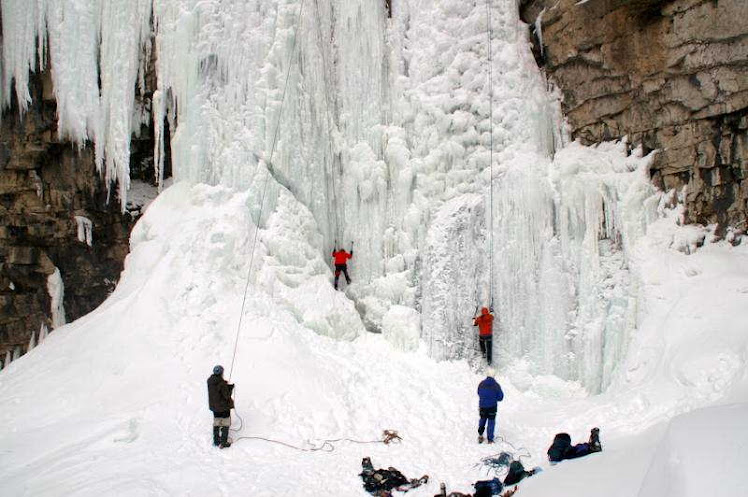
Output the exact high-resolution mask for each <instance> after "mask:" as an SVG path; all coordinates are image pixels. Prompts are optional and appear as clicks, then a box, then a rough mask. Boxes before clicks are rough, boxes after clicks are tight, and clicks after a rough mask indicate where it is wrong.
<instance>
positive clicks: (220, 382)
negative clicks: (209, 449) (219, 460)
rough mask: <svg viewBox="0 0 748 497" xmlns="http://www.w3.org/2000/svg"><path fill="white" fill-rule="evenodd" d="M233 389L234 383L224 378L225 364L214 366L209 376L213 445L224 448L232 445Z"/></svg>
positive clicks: (209, 404) (209, 403)
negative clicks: (230, 432)
mask: <svg viewBox="0 0 748 497" xmlns="http://www.w3.org/2000/svg"><path fill="white" fill-rule="evenodd" d="M233 390H234V385H232V384H229V383H227V382H226V380H224V379H223V366H220V365H219V366H216V367H214V368H213V374H212V375H210V377H209V378H208V406H209V407H210V410H211V411H213V445H215V446H216V447H220V448H222V449H225V448H226V447H231V442H229V427H231V409H233V408H234V399H232V398H231V393H232V392H233Z"/></svg>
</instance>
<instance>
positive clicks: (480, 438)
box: [478, 435, 485, 444]
mask: <svg viewBox="0 0 748 497" xmlns="http://www.w3.org/2000/svg"><path fill="white" fill-rule="evenodd" d="M483 440H485V438H483V435H478V443H479V444H482V443H483Z"/></svg>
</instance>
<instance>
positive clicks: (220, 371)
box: [213, 364, 223, 374]
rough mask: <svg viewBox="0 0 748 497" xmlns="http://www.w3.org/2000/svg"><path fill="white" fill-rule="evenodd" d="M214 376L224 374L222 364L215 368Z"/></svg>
mask: <svg viewBox="0 0 748 497" xmlns="http://www.w3.org/2000/svg"><path fill="white" fill-rule="evenodd" d="M213 374H223V366H221V365H220V364H219V365H218V366H216V367H214V368H213Z"/></svg>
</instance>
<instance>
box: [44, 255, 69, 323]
mask: <svg viewBox="0 0 748 497" xmlns="http://www.w3.org/2000/svg"><path fill="white" fill-rule="evenodd" d="M47 291H48V292H49V296H50V299H51V304H50V311H51V313H52V329H56V328H59V327H60V326H62V325H64V324H65V322H66V321H65V306H64V305H63V298H64V296H65V285H64V284H63V282H62V275H61V274H60V270H59V269H58V268H55V272H54V273H52V274H50V275H49V277H48V278H47Z"/></svg>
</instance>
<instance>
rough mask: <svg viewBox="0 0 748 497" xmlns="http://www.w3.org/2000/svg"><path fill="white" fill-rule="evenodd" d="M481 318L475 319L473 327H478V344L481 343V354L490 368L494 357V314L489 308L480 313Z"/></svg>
mask: <svg viewBox="0 0 748 497" xmlns="http://www.w3.org/2000/svg"><path fill="white" fill-rule="evenodd" d="M480 313H481V314H480V316H478V317H477V318H474V319H473V326H477V327H478V342H479V343H480V353H481V355H482V356H483V357H484V358H485V359H486V363H487V364H488V365H489V366H490V365H491V359H492V357H493V351H492V348H491V342H492V341H493V314H491V313H490V312H489V310H488V308H487V307H484V308H483V309H481V311H480Z"/></svg>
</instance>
